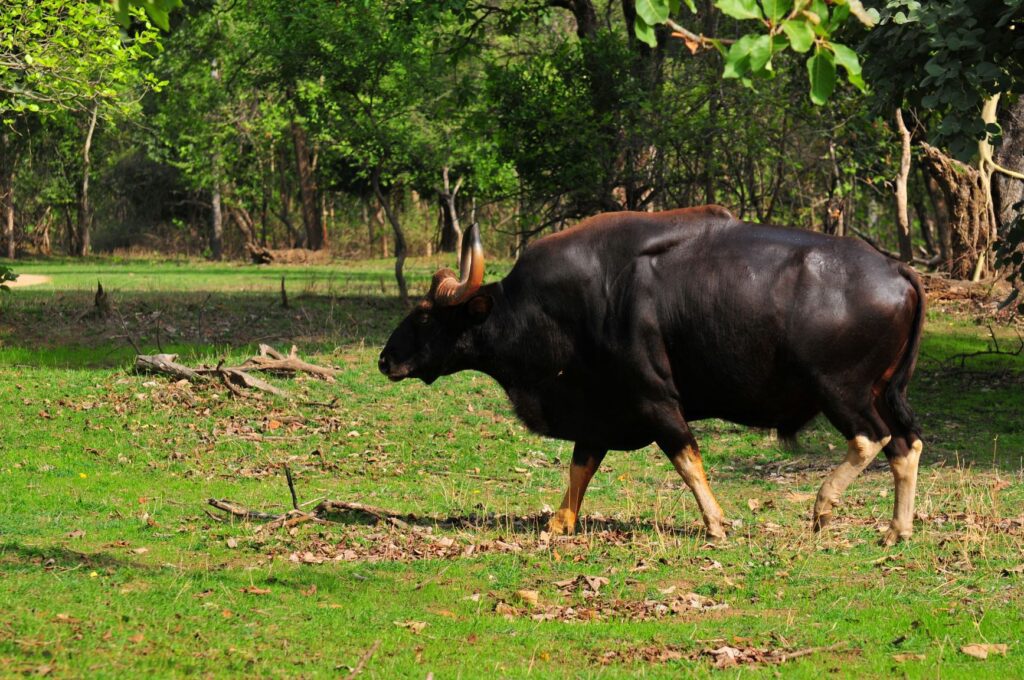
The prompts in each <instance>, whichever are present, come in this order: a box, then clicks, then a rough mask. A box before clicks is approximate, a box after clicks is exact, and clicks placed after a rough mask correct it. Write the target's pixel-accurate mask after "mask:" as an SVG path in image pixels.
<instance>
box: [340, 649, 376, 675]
mask: <svg viewBox="0 0 1024 680" xmlns="http://www.w3.org/2000/svg"><path fill="white" fill-rule="evenodd" d="M378 647H380V640H375V641H374V643H373V644H372V645H370V648H369V649H368V650H366V652H365V653H364V654H363V656H362V657H360V659H359V663H357V664H356V667H355V668H353V669H352V672H351V673H349V674H348V678H346V680H353V679H354V678H355V677H356V676H357V675H359V674H360V673H362V672H363V669H364V668H366V664H367V663H369V662H370V659H372V658H373V655H374V653H375V652H376V651H377V648H378Z"/></svg>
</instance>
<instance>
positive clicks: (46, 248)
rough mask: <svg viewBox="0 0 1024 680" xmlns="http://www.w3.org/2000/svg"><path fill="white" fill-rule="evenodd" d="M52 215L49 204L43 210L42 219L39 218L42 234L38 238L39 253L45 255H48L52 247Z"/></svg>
mask: <svg viewBox="0 0 1024 680" xmlns="http://www.w3.org/2000/svg"><path fill="white" fill-rule="evenodd" d="M52 215H53V210H52V209H51V206H46V210H44V211H43V219H42V220H40V223H41V224H42V228H43V229H42V236H41V237H40V239H39V253H40V254H41V255H45V256H47V257H49V256H50V253H51V251H52V248H51V246H50V217H51V216H52Z"/></svg>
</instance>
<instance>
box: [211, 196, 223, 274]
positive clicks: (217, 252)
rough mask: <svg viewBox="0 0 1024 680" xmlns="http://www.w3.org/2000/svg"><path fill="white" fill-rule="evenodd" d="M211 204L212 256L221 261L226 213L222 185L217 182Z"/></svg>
mask: <svg viewBox="0 0 1024 680" xmlns="http://www.w3.org/2000/svg"><path fill="white" fill-rule="evenodd" d="M210 204H211V206H212V209H211V210H210V257H211V258H212V259H214V260H218V261H219V260H221V259H223V258H224V213H223V211H222V210H221V196H220V186H219V185H217V184H214V187H213V195H212V196H211V197H210Z"/></svg>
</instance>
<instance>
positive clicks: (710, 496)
mask: <svg viewBox="0 0 1024 680" xmlns="http://www.w3.org/2000/svg"><path fill="white" fill-rule="evenodd" d="M665 455H667V456H668V459H669V460H671V461H672V465H674V466H675V468H676V472H678V473H679V476H680V477H682V478H683V481H684V482H686V486H688V487H690V491H692V492H693V497H694V498H695V499H697V506H698V507H699V508H700V514H701V515H702V516H703V518H704V526H705V527H706V528H707V534H708V537H709V538H710V539H711V540H714V541H718V540H721V539H723V538H725V513H723V512H722V507H721V506H720V505H719V504H718V501H717V500H716V499H715V494H714V493H713V492H712V491H711V485H710V484H708V477H707V475H706V474H705V473H704V461H703V459H702V458H701V456H700V451H699V450H698V449H697V441H696V440H695V439H693V438H692V436H691V437H690V439H689V442H688V443H686V444H684V445H683V446H682V447H681V448H680V449H679V450H677V451H674V452H669V451H665Z"/></svg>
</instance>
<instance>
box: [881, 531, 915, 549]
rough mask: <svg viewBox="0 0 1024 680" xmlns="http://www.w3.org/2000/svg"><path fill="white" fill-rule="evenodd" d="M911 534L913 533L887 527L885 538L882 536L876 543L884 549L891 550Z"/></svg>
mask: <svg viewBox="0 0 1024 680" xmlns="http://www.w3.org/2000/svg"><path fill="white" fill-rule="evenodd" d="M912 534H913V532H910V531H899V530H897V529H893V528H892V527H889V530H888V531H886V532H885V536H883V537H882V539H881V540H880V541H878V544H879V545H882V546H885V547H886V548H891V547H892V546H894V545H896V544H897V543H900V542H902V541H905V540H907V539H908V538H910V537H911V535H912Z"/></svg>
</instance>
